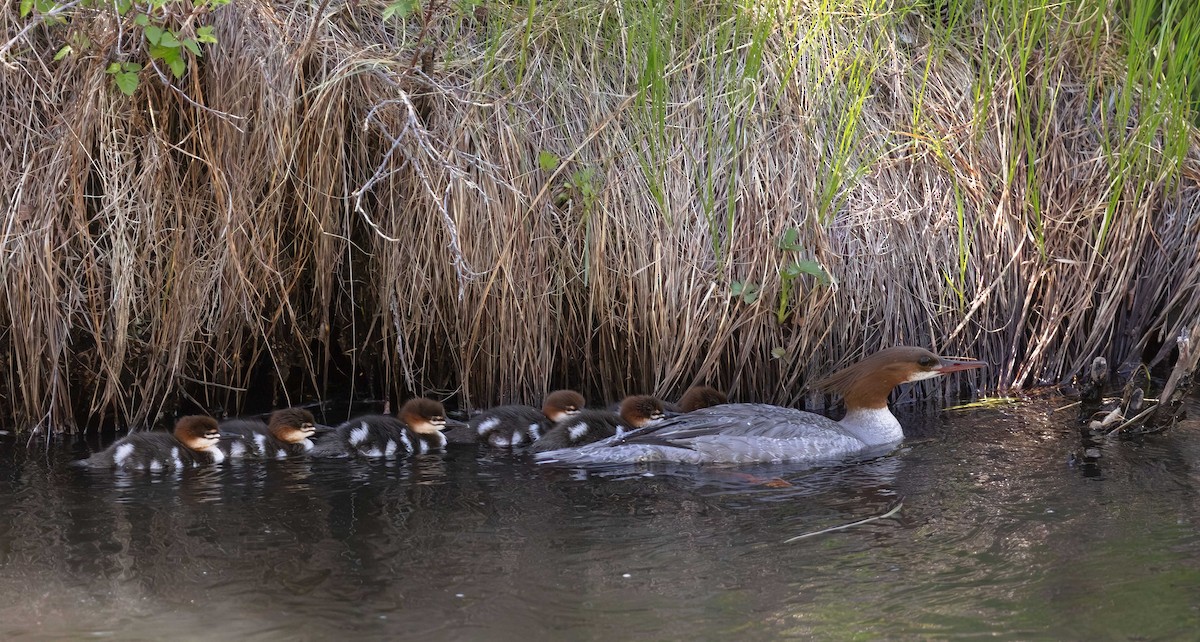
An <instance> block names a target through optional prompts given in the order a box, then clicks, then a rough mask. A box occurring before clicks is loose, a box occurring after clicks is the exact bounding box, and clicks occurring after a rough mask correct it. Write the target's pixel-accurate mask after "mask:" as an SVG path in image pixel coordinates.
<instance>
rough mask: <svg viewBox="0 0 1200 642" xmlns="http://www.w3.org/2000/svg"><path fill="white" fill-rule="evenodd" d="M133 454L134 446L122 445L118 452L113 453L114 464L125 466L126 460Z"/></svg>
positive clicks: (118, 447)
mask: <svg viewBox="0 0 1200 642" xmlns="http://www.w3.org/2000/svg"><path fill="white" fill-rule="evenodd" d="M132 454H133V444H121V445H120V446H117V450H116V452H114V453H113V464H114V465H116V466H118V467H119V466H123V465H125V460H127V459H129V456H130V455H132Z"/></svg>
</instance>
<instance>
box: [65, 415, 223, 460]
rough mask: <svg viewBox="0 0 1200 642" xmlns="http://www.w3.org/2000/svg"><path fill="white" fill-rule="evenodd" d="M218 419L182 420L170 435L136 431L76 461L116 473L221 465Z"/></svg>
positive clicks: (190, 418) (195, 416) (189, 418)
mask: <svg viewBox="0 0 1200 642" xmlns="http://www.w3.org/2000/svg"><path fill="white" fill-rule="evenodd" d="M221 437H222V436H221V431H220V429H219V428H217V420H216V419H213V418H212V417H204V416H202V415H189V416H187V417H180V418H179V420H178V421H176V422H175V429H174V430H173V431H172V432H170V433H166V432H155V431H150V432H135V433H133V434H130V435H128V436H126V437H124V438H122V439H118V440H117V441H115V442H113V444H112V445H111V446H109V447H108V448H106V449H104V450H102V451H100V452H98V453H96V454H95V455H92V456H91V457H88V458H87V459H82V460H79V461H78V462H75V464H76V465H78V466H86V467H88V468H115V469H117V470H126V471H132V470H175V469H180V468H194V467H198V466H207V465H210V464H219V463H221V462H223V461H225V453H224V452H222V451H221V449H220V447H218V446H217V443H218V441H219V440H220V439H221Z"/></svg>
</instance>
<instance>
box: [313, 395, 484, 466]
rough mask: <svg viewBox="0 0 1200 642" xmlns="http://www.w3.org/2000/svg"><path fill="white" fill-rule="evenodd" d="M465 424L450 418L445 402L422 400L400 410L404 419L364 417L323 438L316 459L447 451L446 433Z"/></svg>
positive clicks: (318, 442)
mask: <svg viewBox="0 0 1200 642" xmlns="http://www.w3.org/2000/svg"><path fill="white" fill-rule="evenodd" d="M453 425H462V422H458V421H455V420H453V419H447V418H446V409H445V408H443V407H442V404H441V402H438V401H434V400H433V399H427V398H425V397H418V398H416V399H409V400H408V401H407V402H406V403H405V404H404V405H403V406H401V408H400V416H399V417H393V416H391V415H364V416H362V417H356V418H354V419H351V420H350V421H347V422H345V423H343V424H341V425H340V426H337V427H336V428H334V429H333V430H332V431H331V432H329V433H327V434H325V435H322V436H321V437H320V438H319V439H318V440H317V445H316V447H314V448H313V449H312V451H310V453H309V454H311V455H312V456H313V457H353V456H359V457H407V456H409V455H414V454H415V455H423V454H425V453H428V452H435V451H440V450H444V449H445V448H446V437H445V436H443V435H442V432H441V431H442V430H444V429H446V428H447V427H449V426H453Z"/></svg>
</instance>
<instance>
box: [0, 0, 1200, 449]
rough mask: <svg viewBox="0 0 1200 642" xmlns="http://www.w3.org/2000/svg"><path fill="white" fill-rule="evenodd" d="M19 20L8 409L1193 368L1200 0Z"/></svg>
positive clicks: (287, 6)
mask: <svg viewBox="0 0 1200 642" xmlns="http://www.w3.org/2000/svg"><path fill="white" fill-rule="evenodd" d="M24 4H25V3H16V4H14V5H9V6H6V7H4V8H3V9H0V75H2V76H3V79H4V89H3V90H2V91H0V128H2V129H3V130H4V132H5V136H4V137H3V139H4V140H5V141H6V142H5V143H4V144H5V146H6V149H5V152H6V153H5V154H4V155H3V157H2V158H0V181H2V183H3V186H4V190H3V196H0V199H2V200H0V208H2V209H3V211H4V225H3V228H2V231H0V234H2V236H0V277H2V280H0V283H2V285H0V288H2V289H0V299H2V300H3V302H4V305H2V306H0V328H3V329H4V331H3V332H0V413H2V415H3V416H5V417H8V418H10V420H11V421H12V422H14V423H16V424H18V425H22V426H27V425H32V424H38V425H43V426H46V427H48V428H51V429H54V430H64V429H72V428H74V427H76V426H89V425H97V424H99V423H105V422H112V423H116V424H119V425H141V424H145V423H149V422H154V421H156V420H158V419H160V418H162V417H164V416H166V415H169V414H171V413H173V412H175V411H176V410H177V409H181V408H188V409H190V408H200V409H204V410H206V411H228V412H236V411H242V410H245V409H247V408H250V409H260V408H266V407H269V406H278V405H293V404H295V403H297V402H299V401H303V400H309V399H316V398H341V399H378V400H387V399H391V400H396V399H398V398H401V397H404V396H408V395H410V394H429V395H432V396H438V397H440V398H450V399H452V400H453V401H454V402H457V403H460V404H462V405H466V406H476V407H477V406H484V405H490V404H494V403H498V402H508V401H515V400H524V401H529V400H531V399H535V398H540V396H541V395H542V394H544V392H545V391H546V390H549V389H553V388H557V387H575V388H579V389H582V390H584V391H586V392H587V394H588V397H589V398H591V399H597V400H599V399H615V398H619V397H621V396H623V395H625V394H626V393H631V392H651V393H656V394H660V395H665V396H668V397H671V396H674V395H676V394H678V392H679V391H681V390H682V389H683V388H685V387H687V386H688V385H689V384H692V383H700V382H708V383H713V384H715V385H717V386H718V387H720V388H722V389H726V390H728V391H729V392H730V393H731V396H732V397H733V398H736V399H742V400H761V401H770V402H775V403H784V404H796V403H800V402H801V401H802V400H803V399H804V397H805V394H806V391H805V389H804V387H803V385H804V383H805V382H808V381H811V380H814V378H815V377H817V376H819V375H821V374H824V373H828V372H829V371H831V370H833V369H835V368H837V367H838V366H839V365H841V364H844V363H847V362H849V361H852V360H854V359H855V358H857V357H858V356H861V354H862V353H863V352H869V351H872V350H874V349H876V348H878V347H880V346H883V345H891V344H898V343H908V344H917V345H925V346H928V347H931V348H933V349H935V350H937V351H939V352H942V353H949V354H954V353H962V354H966V353H970V354H972V355H973V356H976V357H978V358H981V359H984V360H987V361H989V362H990V363H992V364H993V365H994V367H993V369H992V370H990V371H989V372H988V373H987V374H986V379H985V380H983V381H982V384H983V385H985V386H987V387H992V388H1009V387H1021V386H1030V385H1037V384H1040V383H1046V382H1055V381H1059V380H1063V379H1067V378H1070V377H1071V376H1072V375H1073V374H1075V373H1077V372H1080V371H1081V370H1083V369H1084V368H1086V366H1087V364H1089V363H1090V362H1091V360H1092V358H1093V357H1095V356H1097V355H1102V356H1105V357H1106V358H1107V359H1108V361H1109V362H1110V363H1113V364H1116V365H1118V366H1120V365H1125V364H1132V363H1135V362H1139V361H1143V360H1144V361H1148V362H1151V363H1156V362H1158V363H1161V362H1166V361H1169V360H1170V359H1171V358H1172V355H1173V354H1174V353H1173V350H1174V342H1175V340H1176V338H1177V337H1178V336H1179V334H1180V331H1181V329H1182V328H1185V327H1188V326H1189V324H1190V321H1191V320H1192V319H1195V318H1197V317H1198V316H1200V297H1197V296H1196V295H1195V294H1196V291H1197V288H1200V259H1198V258H1197V257H1198V248H1200V226H1198V225H1197V221H1198V220H1200V212H1198V208H1200V200H1198V196H1200V190H1198V189H1197V177H1198V176H1200V154H1198V153H1197V145H1196V142H1197V129H1196V124H1197V122H1198V119H1197V114H1198V111H1197V96H1200V93H1198V91H1197V88H1196V87H1195V86H1193V85H1192V84H1191V83H1192V80H1191V79H1193V78H1196V77H1200V75H1198V73H1197V72H1200V62H1198V56H1200V54H1197V53H1196V52H1197V51H1200V49H1197V47H1196V46H1195V45H1196V44H1197V43H1196V40H1197V37H1198V36H1197V34H1200V15H1197V14H1198V11H1200V10H1197V9H1196V7H1195V6H1194V5H1193V4H1191V3H1188V2H1185V1H1183V0H1167V1H1166V2H1157V3H1148V2H1141V1H1138V0H1130V1H1120V2H1118V1H1113V2H1108V3H1104V2H1099V3H1077V4H1062V3H1051V2H1048V1H1046V0H1008V1H1004V2H1001V1H998V0H978V1H973V2H966V1H965V0H930V1H929V2H925V3H911V4H910V3H898V2H890V1H885V0H851V1H847V2H838V3H807V4H806V3H794V2H784V1H782V0H780V1H778V2H755V3H741V2H734V3H728V2H715V1H709V0H674V1H672V2H666V1H665V0H644V1H641V2H616V3H612V2H561V1H560V2H530V3H508V2H499V1H496V2H449V1H447V2H439V1H434V2H427V3H419V4H417V3H414V4H411V5H410V4H409V3H387V2H382V1H372V0H364V1H363V2H358V3H342V2H336V1H335V2H321V3H292V2H264V1H261V0H234V1H233V2H230V3H228V4H223V3H218V2H204V3H201V2H194V1H191V0H158V1H156V2H155V3H152V4H151V5H148V6H150V7H151V8H150V9H148V10H146V9H144V8H143V9H130V10H129V11H128V12H126V13H125V14H121V13H119V12H118V11H115V10H113V9H112V8H109V7H108V6H107V5H103V6H102V5H100V4H95V3H88V2H82V3H61V2H55V1H53V0H38V2H34V3H31V4H29V10H28V11H23V5H24ZM131 6H132V5H131ZM139 11H143V14H142V15H145V16H146V17H145V18H144V19H139V18H138V17H137V15H138V12H139ZM142 22H145V23H146V24H142ZM150 27H154V28H157V29H159V30H160V31H159V32H154V31H151V30H150ZM201 28H203V29H204V31H203V32H202V31H201ZM148 31H149V33H148ZM165 33H169V34H171V36H170V38H167V37H166V36H164V35H163V34H165ZM202 34H203V35H202ZM155 36H156V38H155ZM188 39H191V40H193V41H194V42H195V43H196V45H195V46H196V49H195V50H193V49H192V48H191V47H189V46H187V45H184V44H180V46H179V47H176V48H175V49H177V50H179V51H178V55H177V59H176V58H171V56H172V55H175V54H171V53H170V52H165V51H164V50H163V47H165V46H166V45H164V44H163V43H164V42H165V43H167V44H170V42H171V41H172V40H174V41H177V42H178V43H184V42H185V41H187V40H188ZM212 41H215V42H212ZM64 47H69V50H64ZM156 47H157V49H156ZM166 48H167V49H170V48H171V47H166ZM64 51H66V53H64ZM113 65H116V66H115V67H114V66H113ZM130 75H132V77H133V79H132V81H131V79H130ZM133 81H136V82H133ZM131 85H132V87H131ZM131 89H132V90H131Z"/></svg>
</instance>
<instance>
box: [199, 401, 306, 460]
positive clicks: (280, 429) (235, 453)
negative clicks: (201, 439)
mask: <svg viewBox="0 0 1200 642" xmlns="http://www.w3.org/2000/svg"><path fill="white" fill-rule="evenodd" d="M316 421H317V420H316V418H314V417H313V414H312V413H311V412H309V411H307V410H304V409H303V408H286V409H284V410H276V411H275V412H273V413H271V417H270V419H268V420H267V423H263V422H261V421H258V420H254V419H230V420H229V421H223V422H221V432H222V433H226V434H230V435H231V436H234V438H233V439H230V440H228V441H226V442H225V443H223V444H221V450H223V451H225V454H226V455H228V456H229V457H230V458H233V459H237V458H242V457H245V458H247V459H284V458H286V457H290V456H293V455H303V454H305V453H307V452H308V451H310V450H312V449H313V442H312V440H311V439H310V437H312V436H313V434H315V433H316V430H317V429H316Z"/></svg>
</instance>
